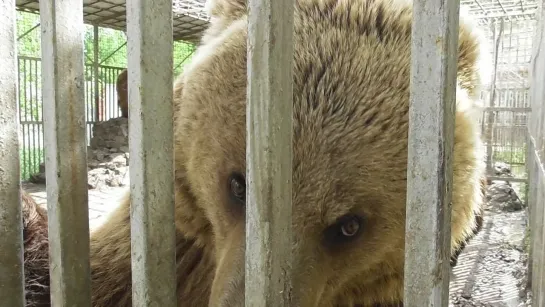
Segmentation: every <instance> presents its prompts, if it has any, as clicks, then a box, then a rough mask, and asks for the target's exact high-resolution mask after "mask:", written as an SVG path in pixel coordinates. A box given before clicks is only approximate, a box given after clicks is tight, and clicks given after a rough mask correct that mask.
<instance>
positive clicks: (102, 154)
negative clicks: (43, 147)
mask: <svg viewBox="0 0 545 307" xmlns="http://www.w3.org/2000/svg"><path fill="white" fill-rule="evenodd" d="M128 135H129V134H128V121H127V119H126V118H113V119H110V120H107V121H104V122H98V123H95V125H94V127H93V137H92V138H91V142H90V144H91V146H89V147H87V173H88V185H89V188H91V189H100V188H101V187H104V186H110V187H118V186H126V185H128V184H129V178H130V177H129V174H128V172H129V168H128V167H127V166H128V165H129V139H128ZM30 181H32V182H35V183H45V165H44V164H42V165H40V172H39V173H38V174H35V175H33V176H31V178H30Z"/></svg>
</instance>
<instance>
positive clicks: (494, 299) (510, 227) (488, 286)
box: [450, 181, 531, 307]
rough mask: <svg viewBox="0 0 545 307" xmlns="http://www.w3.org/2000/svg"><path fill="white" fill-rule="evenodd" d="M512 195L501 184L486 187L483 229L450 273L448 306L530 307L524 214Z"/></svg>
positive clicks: (495, 183) (518, 200)
mask: <svg viewBox="0 0 545 307" xmlns="http://www.w3.org/2000/svg"><path fill="white" fill-rule="evenodd" d="M514 192H515V191H514V190H513V189H512V188H511V187H510V185H509V184H508V183H506V182H502V181H496V182H493V183H492V184H491V185H489V186H488V189H487V193H488V198H489V201H488V203H487V207H486V211H485V217H484V225H483V229H482V231H481V232H480V233H479V234H478V235H477V237H476V238H475V239H473V241H471V243H470V244H469V245H468V246H467V248H466V249H465V250H464V252H463V253H462V254H461V255H460V258H459V260H458V266H457V267H455V268H454V270H453V274H452V276H451V285H450V293H451V294H450V296H451V303H450V306H460V307H470V306H478V307H530V306H531V304H530V298H531V294H530V293H529V292H528V291H526V282H527V259H528V253H527V250H526V248H525V233H526V226H527V223H528V219H527V211H526V208H524V206H522V203H521V202H520V199H518V196H517V195H516V193H514Z"/></svg>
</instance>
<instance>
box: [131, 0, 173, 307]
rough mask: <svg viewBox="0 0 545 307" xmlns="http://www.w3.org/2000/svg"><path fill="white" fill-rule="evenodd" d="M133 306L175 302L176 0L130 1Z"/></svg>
mask: <svg viewBox="0 0 545 307" xmlns="http://www.w3.org/2000/svg"><path fill="white" fill-rule="evenodd" d="M127 9H128V10H127V20H128V26H127V46H128V48H127V50H128V65H127V66H128V67H129V68H128V91H129V93H128V94H129V101H130V104H129V118H130V120H129V151H130V157H131V163H130V165H129V168H130V186H131V188H130V190H131V250H132V252H131V262H132V298H133V306H140V307H144V306H161V307H169V306H173V307H174V306H176V305H177V300H176V262H175V261H176V252H175V245H176V229H175V225H174V151H173V148H174V144H173V116H172V114H173V105H172V97H173V92H172V83H173V76H172V69H173V67H172V57H173V42H172V0H156V1H148V0H132V1H127Z"/></svg>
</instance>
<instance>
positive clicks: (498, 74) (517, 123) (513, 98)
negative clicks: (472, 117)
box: [481, 18, 536, 198]
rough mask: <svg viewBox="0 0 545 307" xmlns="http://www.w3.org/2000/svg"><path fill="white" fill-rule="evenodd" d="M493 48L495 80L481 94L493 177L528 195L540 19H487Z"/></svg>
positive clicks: (490, 43) (490, 168)
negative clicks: (530, 126)
mask: <svg viewBox="0 0 545 307" xmlns="http://www.w3.org/2000/svg"><path fill="white" fill-rule="evenodd" d="M481 27H482V28H483V29H484V30H485V35H486V38H487V39H488V40H489V46H491V48H490V49H491V50H490V52H491V57H492V58H493V59H494V60H493V64H494V67H493V71H492V79H491V80H492V82H491V83H490V86H489V87H488V88H486V89H484V91H483V92H482V96H481V98H482V101H483V105H484V107H485V109H484V113H483V117H482V119H481V125H482V133H483V138H484V141H485V143H486V146H487V166H488V176H489V179H495V178H498V177H502V178H503V177H509V180H510V181H512V182H513V183H514V188H516V189H517V190H518V191H517V192H518V193H519V195H520V196H521V198H526V193H525V191H526V182H527V179H528V174H527V172H526V152H527V137H526V136H527V131H528V130H527V129H528V120H529V116H530V101H529V90H530V85H529V84H530V83H529V82H530V80H529V74H528V68H529V64H530V61H531V57H532V38H533V34H534V31H535V29H536V21H535V19H533V18H532V19H530V18H528V19H522V20H521V19H512V20H510V19H509V18H498V19H490V20H488V22H487V23H482V24H481Z"/></svg>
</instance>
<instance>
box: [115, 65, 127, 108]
mask: <svg viewBox="0 0 545 307" xmlns="http://www.w3.org/2000/svg"><path fill="white" fill-rule="evenodd" d="M127 82H128V80H127V69H123V71H122V72H121V73H120V74H119V75H118V76H117V82H116V88H115V89H116V91H117V105H118V106H119V108H120V109H121V117H125V118H129V93H128V86H127Z"/></svg>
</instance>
